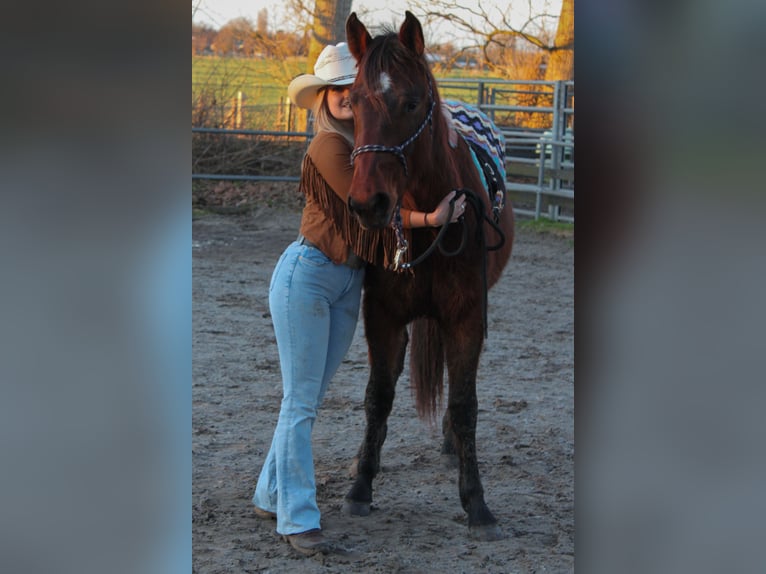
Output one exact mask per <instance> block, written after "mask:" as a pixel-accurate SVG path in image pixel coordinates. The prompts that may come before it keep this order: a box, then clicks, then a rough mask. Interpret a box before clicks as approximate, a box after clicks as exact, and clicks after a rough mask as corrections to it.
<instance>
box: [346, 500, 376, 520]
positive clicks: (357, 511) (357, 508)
mask: <svg viewBox="0 0 766 574" xmlns="http://www.w3.org/2000/svg"><path fill="white" fill-rule="evenodd" d="M343 512H344V513H345V514H350V515H351V516H369V515H370V503H369V502H357V501H356V500H349V499H345V500H344V501H343Z"/></svg>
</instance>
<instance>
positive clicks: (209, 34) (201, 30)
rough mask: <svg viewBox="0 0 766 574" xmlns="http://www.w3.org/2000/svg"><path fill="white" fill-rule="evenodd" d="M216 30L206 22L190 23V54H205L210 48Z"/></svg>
mask: <svg viewBox="0 0 766 574" xmlns="http://www.w3.org/2000/svg"><path fill="white" fill-rule="evenodd" d="M216 34H217V32H216V31H215V29H214V28H212V27H210V26H208V25H207V24H192V54H197V55H200V54H206V53H209V50H211V49H212V45H213V42H214V41H215V37H216Z"/></svg>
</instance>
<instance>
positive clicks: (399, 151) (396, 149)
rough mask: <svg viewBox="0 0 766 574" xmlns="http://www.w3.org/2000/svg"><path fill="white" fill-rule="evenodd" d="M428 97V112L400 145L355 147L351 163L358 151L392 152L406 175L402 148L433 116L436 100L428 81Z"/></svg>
mask: <svg viewBox="0 0 766 574" xmlns="http://www.w3.org/2000/svg"><path fill="white" fill-rule="evenodd" d="M428 98H429V99H430V100H431V105H430V106H429V108H428V113H427V114H426V117H425V118H424V119H423V122H422V123H421V124H420V127H419V128H418V129H417V130H416V131H415V133H414V134H412V135H411V136H410V137H409V138H407V139H406V140H405V141H404V142H403V143H402V144H400V145H395V146H387V145H381V144H368V145H363V146H359V147H356V148H354V150H353V151H352V152H351V165H354V159H356V156H358V155H359V154H360V153H368V152H386V153H392V154H394V155H395V156H396V157H398V158H399V161H401V162H402V165H403V166H404V175H405V176H406V175H407V158H406V157H404V149H405V148H406V147H407V146H408V145H410V144H411V143H412V142H414V141H415V140H416V139H417V138H418V136H419V135H420V134H421V133H422V132H423V130H424V129H425V128H426V125H431V119H432V117H433V113H434V106H435V105H436V100H434V93H433V89H432V88H431V82H430V81H429V83H428Z"/></svg>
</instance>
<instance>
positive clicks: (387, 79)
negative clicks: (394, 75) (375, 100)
mask: <svg viewBox="0 0 766 574" xmlns="http://www.w3.org/2000/svg"><path fill="white" fill-rule="evenodd" d="M390 89H391V76H389V75H388V74H387V73H386V72H383V73H382V74H381V75H380V92H381V93H382V94H385V93H386V92H387V91H388V90H390Z"/></svg>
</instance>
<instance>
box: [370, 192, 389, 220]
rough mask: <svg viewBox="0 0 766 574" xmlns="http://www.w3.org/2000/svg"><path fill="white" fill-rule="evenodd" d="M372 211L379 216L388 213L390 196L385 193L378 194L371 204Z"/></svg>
mask: <svg viewBox="0 0 766 574" xmlns="http://www.w3.org/2000/svg"><path fill="white" fill-rule="evenodd" d="M370 210H371V211H372V212H374V213H376V214H379V215H383V214H385V213H388V196H387V195H386V194H385V193H376V194H375V197H373V198H372V202H371V203H370Z"/></svg>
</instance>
